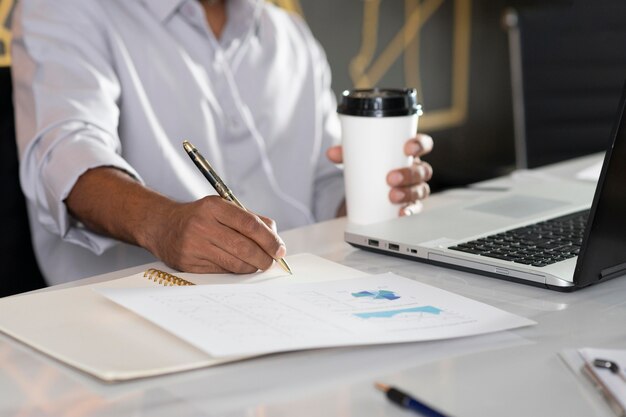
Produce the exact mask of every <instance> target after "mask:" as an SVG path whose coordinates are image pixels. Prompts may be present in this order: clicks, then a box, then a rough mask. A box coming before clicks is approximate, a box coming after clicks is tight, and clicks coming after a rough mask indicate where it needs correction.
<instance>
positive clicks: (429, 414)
mask: <svg viewBox="0 0 626 417" xmlns="http://www.w3.org/2000/svg"><path fill="white" fill-rule="evenodd" d="M376 388H378V389H379V390H381V391H382V392H384V393H385V394H386V395H387V398H388V399H389V400H390V401H391V402H392V403H394V404H397V405H399V406H400V407H403V408H406V409H409V410H413V411H415V412H417V413H419V414H421V415H423V416H425V417H446V415H445V414H443V413H441V412H439V411H437V410H435V409H434V408H432V407H431V406H429V405H427V404H424V403H423V402H421V401H418V400H417V399H415V398H413V397H411V396H410V395H409V394H407V393H405V392H402V391H400V390H399V389H397V388H394V387H390V386H388V385H385V384H381V383H380V382H377V383H376Z"/></svg>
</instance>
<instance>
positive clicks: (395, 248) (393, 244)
mask: <svg viewBox="0 0 626 417" xmlns="http://www.w3.org/2000/svg"><path fill="white" fill-rule="evenodd" d="M389 249H391V250H396V251H399V250H400V245H396V244H395V243H390V244H389Z"/></svg>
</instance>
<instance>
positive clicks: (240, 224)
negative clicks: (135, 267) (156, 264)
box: [153, 196, 286, 274]
mask: <svg viewBox="0 0 626 417" xmlns="http://www.w3.org/2000/svg"><path fill="white" fill-rule="evenodd" d="M275 229H276V225H275V224H274V222H273V221H272V220H271V219H267V218H264V219H261V218H260V217H259V216H256V215H255V214H254V213H251V212H248V211H246V210H244V209H241V208H239V207H237V206H236V205H235V204H233V203H231V202H228V201H225V200H224V199H222V198H221V197H217V196H209V197H205V198H202V199H200V200H197V201H195V202H192V203H186V204H180V205H179V207H177V208H176V210H175V211H174V212H173V213H171V215H170V216H169V221H168V224H167V225H164V226H163V227H162V231H163V233H162V235H163V237H162V238H161V239H158V241H159V242H161V243H160V244H159V247H157V248H155V251H156V252H153V253H155V254H156V255H157V256H158V257H160V258H161V259H163V260H164V262H166V263H167V264H168V265H170V266H172V267H174V268H177V269H179V270H183V271H188V272H198V273H212V272H234V273H239V274H245V273H252V272H256V271H257V270H266V269H268V268H270V267H271V266H272V264H273V262H274V258H278V257H282V256H284V255H285V253H286V249H285V245H284V243H283V242H282V240H281V239H280V237H278V235H277V234H276V231H275Z"/></svg>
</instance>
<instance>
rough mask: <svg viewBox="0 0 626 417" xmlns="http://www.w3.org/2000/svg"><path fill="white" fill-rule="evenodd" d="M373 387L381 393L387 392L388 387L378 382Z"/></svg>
mask: <svg viewBox="0 0 626 417" xmlns="http://www.w3.org/2000/svg"><path fill="white" fill-rule="evenodd" d="M374 385H375V386H376V388H377V389H379V390H381V391H382V392H387V391H389V385H385V384H381V383H380V382H376V383H375V384H374Z"/></svg>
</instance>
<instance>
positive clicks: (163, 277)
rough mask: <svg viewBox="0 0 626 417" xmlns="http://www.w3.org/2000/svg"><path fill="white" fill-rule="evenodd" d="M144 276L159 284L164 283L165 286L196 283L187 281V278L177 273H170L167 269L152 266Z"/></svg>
mask: <svg viewBox="0 0 626 417" xmlns="http://www.w3.org/2000/svg"><path fill="white" fill-rule="evenodd" d="M143 276H144V277H146V278H148V279H149V280H152V281H154V282H156V283H157V284H162V285H165V286H171V287H173V286H175V285H178V286H183V285H196V284H194V283H193V282H191V281H187V280H186V279H182V278H179V277H177V276H176V275H173V274H169V273H167V272H165V271H161V270H160V269H155V268H150V269H148V270H146V272H144V274H143Z"/></svg>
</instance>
